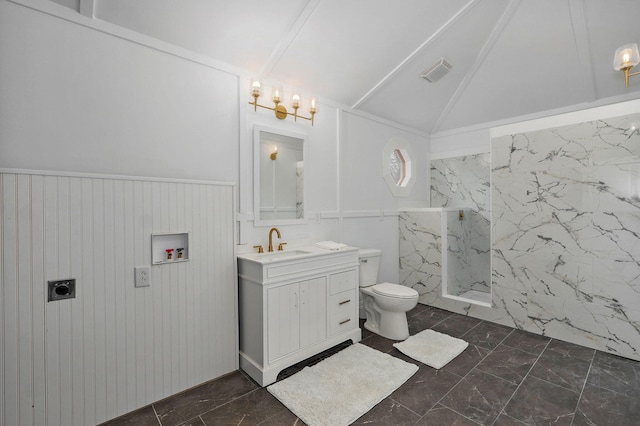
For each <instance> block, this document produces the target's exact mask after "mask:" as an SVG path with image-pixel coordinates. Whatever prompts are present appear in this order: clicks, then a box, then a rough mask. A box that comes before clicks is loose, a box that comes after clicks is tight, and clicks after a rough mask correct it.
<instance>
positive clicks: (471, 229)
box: [431, 153, 491, 295]
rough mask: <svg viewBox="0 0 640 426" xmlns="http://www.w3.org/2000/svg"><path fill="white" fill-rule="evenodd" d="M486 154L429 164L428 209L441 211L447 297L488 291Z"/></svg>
mask: <svg viewBox="0 0 640 426" xmlns="http://www.w3.org/2000/svg"><path fill="white" fill-rule="evenodd" d="M489 161H490V155H489V153H483V154H477V155H468V156H462V157H454V158H445V159H439V160H433V161H432V162H431V207H443V208H453V209H459V210H460V211H462V212H463V214H464V218H463V220H459V218H458V210H453V211H445V212H444V216H443V217H444V218H445V220H446V227H447V262H446V265H447V288H448V291H449V293H450V294H454V295H461V294H463V293H465V292H467V291H471V290H475V291H481V292H489V291H490V281H491V273H490V250H489V247H490V224H489V175H490V166H489Z"/></svg>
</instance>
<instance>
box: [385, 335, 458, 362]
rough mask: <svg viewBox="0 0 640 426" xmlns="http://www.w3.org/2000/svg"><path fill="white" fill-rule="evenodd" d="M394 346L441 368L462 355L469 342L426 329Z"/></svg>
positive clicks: (408, 354) (417, 358) (406, 353)
mask: <svg viewBox="0 0 640 426" xmlns="http://www.w3.org/2000/svg"><path fill="white" fill-rule="evenodd" d="M393 346H395V347H396V348H398V350H399V351H400V352H402V353H403V354H405V355H407V356H410V357H411V358H413V359H415V360H417V361H420V362H421V363H423V364H427V365H428V366H430V367H433V368H436V369H440V368H442V367H444V366H445V365H447V363H448V362H449V361H451V360H452V359H454V358H455V357H457V356H458V355H460V354H461V353H462V351H464V350H465V349H466V348H467V346H469V343H467V342H465V341H464V340H462V339H456V338H455V337H451V336H449V335H447V334H443V333H438V332H437V331H433V330H424V331H421V332H420V333H418V334H416V335H414V336H410V337H409V338H408V339H407V340H405V341H404V342H399V343H394V344H393Z"/></svg>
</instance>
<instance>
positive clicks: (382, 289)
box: [371, 283, 418, 299]
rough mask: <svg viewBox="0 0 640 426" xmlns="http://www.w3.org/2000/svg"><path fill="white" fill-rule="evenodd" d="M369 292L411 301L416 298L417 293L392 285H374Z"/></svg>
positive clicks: (410, 289)
mask: <svg viewBox="0 0 640 426" xmlns="http://www.w3.org/2000/svg"><path fill="white" fill-rule="evenodd" d="M371 290H373V292H374V293H376V294H379V295H381V296H387V297H395V298H398V299H411V298H414V297H416V296H418V292H417V291H415V290H414V289H412V288H410V287H407V286H404V285H399V284H393V283H380V284H376V285H374V286H373V287H372V288H371Z"/></svg>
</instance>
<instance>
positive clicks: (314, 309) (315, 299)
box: [300, 277, 327, 348]
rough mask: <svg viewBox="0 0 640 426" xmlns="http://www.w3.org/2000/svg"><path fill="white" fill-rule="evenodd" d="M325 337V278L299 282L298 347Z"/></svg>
mask: <svg viewBox="0 0 640 426" xmlns="http://www.w3.org/2000/svg"><path fill="white" fill-rule="evenodd" d="M326 337H327V278H326V277H319V278H314V279H311V280H306V281H301V282H300V347H301V348H304V347H306V346H309V345H312V344H314V343H316V342H318V341H320V340H323V339H326Z"/></svg>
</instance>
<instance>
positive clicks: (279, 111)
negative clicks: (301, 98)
mask: <svg viewBox="0 0 640 426" xmlns="http://www.w3.org/2000/svg"><path fill="white" fill-rule="evenodd" d="M251 96H253V102H249V105H253V110H254V111H257V110H258V107H260V108H264V109H268V110H270V111H273V112H274V113H275V116H276V117H277V118H278V119H280V120H284V119H285V118H287V116H289V115H291V116H293V120H294V121H298V118H302V119H304V120H308V121H311V125H312V126H313V124H314V118H315V115H316V107H315V105H313V106H312V108H311V109H310V110H309V114H311V117H305V116H304V115H300V114H298V108H299V106H297V105H295V106H293V112H292V113H291V112H289V111H287V108H286V107H285V106H284V105H281V103H280V101H279V100H278V101H276V100H274V101H273V103H274V105H275V106H273V107H268V106H266V105H261V104H259V103H258V98H259V97H260V93H259V92H257V91H254V92H253V93H251Z"/></svg>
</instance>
